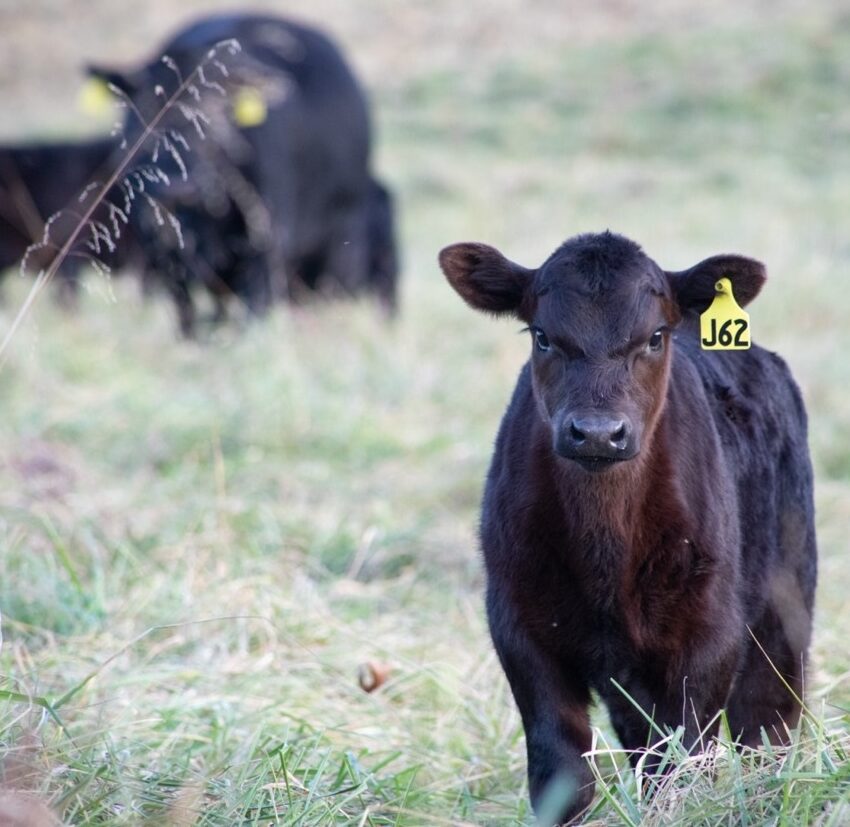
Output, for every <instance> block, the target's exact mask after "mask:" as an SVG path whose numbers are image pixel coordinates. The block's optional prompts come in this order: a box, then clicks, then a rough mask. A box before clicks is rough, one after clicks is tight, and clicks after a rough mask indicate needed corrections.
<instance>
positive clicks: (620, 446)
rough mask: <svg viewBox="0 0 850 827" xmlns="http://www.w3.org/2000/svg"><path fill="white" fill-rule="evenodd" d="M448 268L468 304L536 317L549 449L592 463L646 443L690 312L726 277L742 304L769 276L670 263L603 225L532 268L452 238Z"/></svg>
mask: <svg viewBox="0 0 850 827" xmlns="http://www.w3.org/2000/svg"><path fill="white" fill-rule="evenodd" d="M440 266H441V267H442V269H443V272H444V273H445V275H446V278H447V279H448V280H449V283H450V284H451V285H452V287H454V289H455V290H456V291H457V292H458V293H459V294H460V296H461V297H462V298H463V299H464V301H466V302H467V304H469V305H471V306H472V307H474V308H476V309H478V310H484V311H487V312H490V313H494V314H497V315H501V314H508V315H513V316H515V317H517V318H518V319H521V320H522V321H524V322H525V323H526V324H527V325H528V330H529V332H530V334H531V350H532V352H531V369H532V376H533V384H534V393H535V396H536V399H537V403H538V408H539V410H540V414H541V416H542V417H543V419H544V421H545V422H546V423H548V425H549V426H550V427H551V429H552V446H553V449H554V451H555V452H556V453H557V454H558V455H560V456H561V457H564V458H566V459H569V460H573V461H575V462H576V463H578V464H579V465H580V466H581V467H582V468H584V469H585V470H588V471H599V470H603V469H607V468H610V467H612V466H614V465H615V464H616V463H618V462H622V461H625V460H630V459H632V458H634V457H635V456H637V454H638V453H639V452H640V450H641V448H642V446H644V445H645V444H646V443H648V441H649V440H650V438H651V436H652V433H653V431H654V428H655V424H656V423H657V421H658V417H659V415H660V413H661V410H662V408H663V406H664V401H665V399H666V395H667V381H668V375H669V370H670V355H671V350H670V346H671V340H670V334H671V331H672V330H673V328H674V327H675V326H676V325H677V324H678V323H679V321H680V319H681V318H682V316H683V315H685V314H687V313H689V312H702V311H703V310H705V309H706V308H707V307H708V305H709V304H710V303H711V300H712V298H713V296H714V284H715V282H716V281H717V279H719V278H720V277H721V276H726V277H728V278H729V279H730V280H731V281H732V285H733V290H734V293H735V296H736V298H737V299H738V302H739V304H741V305H744V304H746V303H747V302H748V301H750V300H752V299H753V298H754V297H755V296H756V294H757V293H758V291H759V289H760V288H761V286H762V284H763V282H764V279H765V272H764V267H763V266H762V265H761V264H760V263H759V262H757V261H753V260H752V259H748V258H743V257H742V256H714V257H712V258H709V259H706V260H705V261H702V262H700V263H699V264H697V265H695V266H694V267H692V268H690V269H689V270H685V271H682V272H679V273H671V272H665V271H664V270H662V269H661V268H660V267H659V266H658V265H657V264H656V263H655V262H654V261H653V260H652V259H651V258H649V257H648V256H647V255H646V254H645V253H644V252H643V250H641V248H640V247H639V246H638V245H637V244H635V243H634V242H633V241H630V240H629V239H627V238H624V237H622V236H619V235H615V234H613V233H607V232H606V233H601V234H598V235H580V236H576V237H575V238H572V239H570V240H569V241H567V242H565V243H564V244H563V245H562V246H561V247H559V248H558V249H557V250H556V251H555V252H554V253H552V255H551V256H549V258H548V259H547V260H546V261H545V262H544V263H543V265H542V266H541V267H539V268H537V269H536V270H531V269H527V268H525V267H521V266H520V265H518V264H514V263H513V262H511V261H508V259H506V258H505V257H504V256H503V255H502V254H501V253H500V252H498V250H495V249H494V248H492V247H488V246H487V245H485V244H454V245H452V246H450V247H446V248H445V249H444V250H443V251H442V252H441V253H440Z"/></svg>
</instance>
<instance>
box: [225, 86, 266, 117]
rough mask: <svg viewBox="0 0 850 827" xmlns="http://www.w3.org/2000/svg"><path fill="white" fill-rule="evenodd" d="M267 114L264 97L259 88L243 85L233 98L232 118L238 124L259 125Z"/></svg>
mask: <svg viewBox="0 0 850 827" xmlns="http://www.w3.org/2000/svg"><path fill="white" fill-rule="evenodd" d="M266 115H268V109H267V108H266V101H265V98H263V96H262V95H261V94H260V92H259V90H257V89H253V88H252V87H250V86H243V87H242V88H241V89H240V90H239V91H238V92H237V93H236V96H235V97H234V98H233V119H234V120H235V121H236V123H238V124H239V126H259V125H260V124H261V123H262V122H263V121H264V120H265V119H266Z"/></svg>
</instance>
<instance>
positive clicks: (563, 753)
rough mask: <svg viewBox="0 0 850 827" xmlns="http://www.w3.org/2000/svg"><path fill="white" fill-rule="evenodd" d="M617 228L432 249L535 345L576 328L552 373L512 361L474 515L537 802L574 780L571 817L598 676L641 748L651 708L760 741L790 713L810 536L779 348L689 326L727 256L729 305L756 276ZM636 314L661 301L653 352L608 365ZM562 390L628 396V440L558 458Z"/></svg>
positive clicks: (747, 294) (734, 262) (796, 396)
mask: <svg viewBox="0 0 850 827" xmlns="http://www.w3.org/2000/svg"><path fill="white" fill-rule="evenodd" d="M630 244H631V242H626V241H625V240H624V239H621V238H620V237H617V236H611V235H608V234H605V235H602V236H585V237H579V238H578V239H574V240H572V241H571V242H567V244H566V245H564V247H563V248H561V250H560V251H558V252H556V253H555V254H553V256H552V257H551V258H550V260H549V261H548V262H547V263H546V264H545V265H544V266H543V267H541V268H540V269H539V270H537V271H526V270H524V269H522V268H518V267H517V266H516V265H511V264H510V263H509V262H507V261H506V260H505V259H501V260H499V259H497V258H496V257H495V256H494V255H492V254H491V252H489V251H490V248H483V246H482V245H456V247H455V248H448V250H447V251H445V252H444V254H443V267H444V270H445V271H446V273H447V275H448V276H449V279H450V281H452V283H453V285H454V286H455V287H456V288H457V289H458V291H459V292H461V295H463V296H464V298H466V299H467V301H469V302H470V303H471V304H473V306H476V307H484V308H485V309H490V310H492V309H494V307H493V301H494V298H493V297H494V296H495V295H498V296H499V297H500V298H501V299H502V300H504V299H505V296H510V295H513V299H512V300H511V301H513V303H514V307H515V308H517V309H516V310H515V311H514V312H516V313H517V315H519V316H521V317H522V318H523V319H524V320H525V321H527V322H528V323H529V324H530V325H532V328H533V329H534V328H535V326H536V325H537V324H538V323H540V322H539V320H540V319H541V318H542V319H544V320H545V326H546V330H547V332H548V333H549V337H548V340H547V341H546V342H545V344H548V343H549V341H551V342H555V341H556V338H555V336H556V333H557V335H560V333H558V331H559V330H561V331H562V332H563V333H564V335H567V334H569V335H570V336H571V337H572V338H571V339H570V341H573V342H577V343H578V344H577V345H575V348H576V349H575V350H574V351H569V348H568V346H567V345H566V344H564V345H563V347H564V353H567V352H569V354H570V355H569V357H568V358H564V359H562V361H561V362H560V363H558V365H557V366H556V369H554V372H553V368H552V360H553V359H559V358H560V357H561V356H563V353H560V354H559V355H558V356H552V354H551V353H549V352H547V353H537V352H535V353H534V355H533V358H532V359H531V361H530V362H529V364H528V365H526V367H525V368H524V369H523V370H522V372H521V374H520V377H519V381H518V383H517V387H516V390H515V392H514V396H513V399H512V401H511V403H510V406H509V408H508V410H507V412H506V414H505V417H504V419H503V421H502V425H501V429H500V432H499V436H498V440H497V442H496V448H495V452H494V456H493V461H492V465H491V469H490V473H489V476H488V480H487V487H486V493H485V495H484V505H483V513H482V519H481V541H482V547H483V551H484V559H485V565H486V570H487V614H488V619H489V623H490V629H491V633H492V637H493V641H494V643H495V646H496V650H497V652H498V654H499V658H500V660H501V663H502V665H503V667H504V670H505V673H506V675H507V677H508V680H509V682H510V684H511V688H512V690H513V693H514V697H515V699H516V701H517V704H518V706H519V709H520V712H521V714H522V719H523V724H524V728H525V732H526V738H527V746H528V762H529V781H530V788H531V795H532V801H533V802H534V803H535V805H536V806H537V805H539V803H540V801H541V800H542V798H543V797H544V796H545V794H546V790H547V788H549V785H550V783H551V782H552V781H553V779H555V778H557V777H559V776H564V777H566V778H567V779H568V780H569V781H570V782H571V783H572V784H573V785H574V786H573V788H572V790H573V797H572V799H571V800H570V801H569V803H568V804H567V805H565V806H564V808H563V818H564V819H569V818H573V817H575V816H576V815H577V814H578V813H580V812H581V811H582V810H583V809H584V808H585V806H586V805H587V804H588V803H589V802H590V800H591V798H592V794H593V791H592V787H593V785H592V776H591V774H590V772H589V769H588V767H587V765H586V763H585V761H584V759H582V757H581V754H582V752H584V751H586V750H588V749H589V748H590V744H591V741H590V730H589V725H588V715H587V708H588V704H589V702H590V699H591V691H594V692H596V693H598V695H599V696H600V697H601V698H602V699H603V700H604V701H605V703H606V705H607V706H608V709H609V711H610V714H611V719H612V723H613V725H614V727H615V729H616V731H617V734H618V736H619V738H620V739H621V741H622V744H623V746H624V747H625V748H626V749H628V750H632V751H634V752H633V753H632V755H633V758H634V760H637V758H638V757H639V755H640V752H639V751H640V750H641V749H642V748H645V747H647V746H648V745H649V744H651V743H653V742H654V741H657V740H658V739H659V736H658V734H657V733H655V732H654V731H653V730H652V728H650V727H649V726H648V724H647V721H646V718H645V716H644V714H643V713H646V714H647V715H651V716H652V717H653V718H654V720H655V722H656V723H657V724H658V726H659V727H660V728H661V729H663V728H665V727H671V728H675V727H677V726H680V725H681V726H684V729H685V740H686V742H687V744H688V746H692V745H694V744H695V743H696V742H698V739H699V737H700V733H701V732H702V731H703V729H704V728H706V727H708V728H709V730H708V737H710V734H711V733H712V732H713V731H714V728H715V726H716V722H715V724H713V725H712V726H711V727H709V724H710V723H711V722H712V720H713V719H714V716H715V715H716V714H717V712H718V711H719V710H720V709H721V708H724V707H725V708H726V709H727V711H728V715H729V723H730V726H731V729H732V732H733V734H734V735H736V736H740V737H741V740H742V742H743V743H746V744H751V745H757V744H760V743H761V738H762V735H761V732H760V729H761V728H764V729H765V730H766V731H767V734H768V737H771V738H772V739H774V740H782V739H783V738H784V737H785V735H786V725H787V726H793V725H794V724H795V723H796V721H797V719H798V716H799V702H798V698H799V697H800V696H801V695H802V691H803V675H804V666H805V660H806V652H807V649H808V644H809V637H810V631H811V616H812V605H813V598H814V589H815V580H816V548H815V534H814V516H813V515H814V509H813V498H812V472H811V467H810V462H809V456H808V448H807V443H806V414H805V410H804V407H803V403H802V400H801V397H800V393H799V391H798V389H797V387H796V385H795V384H794V381H793V379H792V378H791V375H790V373H789V371H788V369H787V367H786V365H785V364H784V362H783V361H782V360H781V359H780V358H779V357H778V356H776V355H775V354H772V353H770V352H768V351H766V350H764V349H762V348H760V347H757V346H753V348H752V349H751V350H749V351H738V352H707V351H702V350H700V347H699V342H698V312H699V311H700V310H703V309H705V307H706V306H707V304H708V300H709V299H710V296H711V292H712V285H713V283H714V281H716V279H717V278H718V277H719V275H721V274H725V272H726V270H727V269H728V270H729V271H730V273H731V272H732V271H736V270H737V271H740V279H739V280H738V282H739V283H738V285H737V287H738V289H737V290H736V292H738V293H740V295H741V296H742V301H746V300H748V299H749V298H752V296H753V295H755V293H756V292H757V291H758V288H759V287H760V284H761V279H763V275H759V274H758V272H757V268H755V264H756V263H755V262H751V261H750V260H747V259H740V258H738V257H722V258H721V257H717V258H715V259H709V260H707V261H706V262H703V263H702V264H701V265H697V267H695V268H692V270H693V272H691V271H687V272H686V273H682V274H673V273H667V274H665V273H663V271H661V270H660V268H658V267H657V265H655V263H654V262H652V261H651V260H650V259H648V258H646V257H645V256H644V255H643V253H642V252H640V251H639V248H637V246H636V245H632V246H631V247H629V246H628V245H630ZM492 253H495V251H492ZM496 255H498V254H496ZM593 282H596V284H593ZM733 282H735V279H733ZM494 284H495V285H496V287H497V290H496V291H495V292H494V291H493V289H492V286H493V285H494ZM486 285H489V286H490V287H489V289H488V287H487V286H486ZM635 285H643V287H641V288H640V289H636V287H635ZM665 285H667V286H665ZM706 285H707V290H708V292H707V293H706ZM520 288H522V289H520ZM706 296H708V297H709V299H707V298H706ZM488 302H489V305H488V304H487V303H488ZM547 302H548V304H546V303H547ZM641 302H643V303H644V304H643V307H644V310H643V311H640V312H636V308H638V307H640V306H641V305H640V303H641ZM553 303H555V304H556V305H557V308H556V309H557V310H558V312H553ZM559 303H560V304H559ZM573 304H577V305H580V309H579V310H576V315H575V316H570V315H569V313H570V311H569V310H567V309H566V308H568V307H569V306H570V305H573ZM655 305H657V307H655ZM618 306H620V307H621V309H620V311H617V310H616V309H615V308H617V307H618ZM647 308H649V309H647ZM502 309H504V308H502ZM617 313H619V314H620V316H624V318H618V319H612V318H611V317H612V315H613V314H617ZM641 313H648V314H652V313H656V314H658V318H659V319H662V318H666V323H665V325H664V327H663V328H662V329H665V328H666V327H667V326H669V332H667V333H665V334H664V336H665V338H666V339H667V341H666V348H665V349H664V350H662V349H661V348H658V354H655V353H654V352H651V349H650V348H649V347H648V346H646V347H645V348H644V349H643V350H641V349H640V348H638V349H636V350H634V351H633V353H632V355H631V356H629V357H628V359H630V360H631V361H628V360H627V358H626V357H622V361H623V364H619V362H618V360H620V359H621V357H620V356H617V357H616V358H615V357H610V356H606V355H605V354H606V352H607V353H611V352H615V353H616V352H617V351H616V347H613V348H612V347H611V346H610V344H611V342H614V343H617V342H622V341H623V337H622V336H620V335H619V334H621V333H622V332H623V331H626V332H627V333H628V331H630V330H635V329H637V330H640V329H641V327H640V324H641ZM559 318H561V319H563V327H562V328H558V324H559V322H558V321H557V320H558V319H559ZM567 319H570V320H572V322H573V323H574V324H572V325H571V324H569V323H568V322H567ZM585 322H586V323H587V326H586V327H584V328H581V325H582V324H583V323H585ZM614 322H616V323H614ZM620 322H622V324H620ZM653 326H654V325H653ZM648 329H650V330H651V329H652V328H651V327H650V328H648ZM577 331H578V332H577ZM600 331H601V332H600ZM611 331H615V332H616V331H619V333H617V335H616V336H613V337H611V336H608V334H610V333H611ZM647 335H648V334H647ZM606 336H608V338H607V339H606ZM626 338H627V337H626ZM558 341H561V340H560V339H558ZM606 342H607V344H606ZM606 347H607V351H606ZM652 360H655V363H656V364H655V366H654V367H653V366H651V365H648V363H649V362H651V361H652ZM642 361H643V362H645V363H647V364H643V365H642V364H641V362H642ZM573 374H575V377H577V378H576V381H575V383H574V384H573V385H572V386H571V389H570V391H569V392H568V393H567V394H566V396H564V397H563V398H561V397H558V401H553V400H554V399H555V397H556V396H557V394H556V393H555V391H554V390H553V388H554V387H555V385H556V384H557V383H558V382H561V381H562V379H561V377H562V376H565V377H569V376H570V375H573ZM563 381H567V382H569V381H570V380H569V378H568V379H566V380H563ZM621 385H622V386H623V387H626V388H627V389H628V390H627V392H621V390H620V386H621ZM618 395H619V398H618ZM656 397H657V398H656ZM635 398H637V399H638V400H639V402H640V404H639V405H638V407H634V406H633V407H632V408H629V407H628V406H629V405H630V404H631V403H632V401H633V400H634V399H635ZM576 400H578V401H576ZM559 405H560V406H561V407H559ZM576 405H578V406H579V407H581V408H583V409H591V408H592V409H593V410H606V409H609V408H610V409H613V410H616V411H621V410H626V411H632V413H631V414H630V415H629V421H631V420H634V424H635V430H636V431H641V439H642V443H643V444H642V447H641V448H640V450H639V451H638V453H637V454H636V455H635V456H633V457H631V458H627V459H626V461H620V462H612V463H611V464H610V465H609V466H606V467H604V468H603V467H602V463H601V462H600V461H599V460H596V459H593V460H588V459H587V458H586V457H580V459H582V461H583V462H585V465H582V464H581V462H578V461H572V459H570V458H566V459H565V458H564V456H561V455H559V453H558V450H555V449H557V448H558V446H559V445H560V444H562V443H559V438H561V437H559V434H561V432H562V431H563V429H564V428H567V427H569V426H567V425H563V424H561V423H562V422H563V418H562V417H561V414H560V413H559V412H560V411H561V410H562V409H563V408H564V406H566V408H567V409H571V407H574V406H576ZM641 406H642V407H641ZM647 412H648V413H647ZM644 414H646V416H645V417H644ZM569 421H571V422H576V421H578V420H576V419H574V418H573V419H570V420H569ZM553 432H554V435H553ZM635 439H636V440H637V439H638V438H637V437H635ZM553 444H554V446H555V449H553ZM619 450H622V451H623V453H624V455H625V454H626V453H627V447H626V446H619ZM762 650H763V651H762ZM768 658H769V659H770V661H771V662H772V664H773V665H771V663H770V662H769V661H768ZM774 667H775V669H776V670H778V671H779V672H780V673H781V675H782V678H780V677H778V676H777V675H776V673H775V672H774ZM783 681H787V683H788V685H790V687H791V688H792V689H793V693H796V694H797V698H795V697H794V694H793V693H792V692H791V691H789V690H788V689H787V688H786V686H785V685H784V683H783ZM618 685H619V686H618ZM626 695H628V696H629V697H630V699H631V700H630V699H629V698H627V697H626ZM635 703H637V704H638V705H639V706H640V707H641V710H643V713H642V712H641V710H638V709H636V708H635V705H634V704H635ZM647 766H648V767H649V768H650V769H651V768H652V766H653V761H652V760H651V759H650V760H649V761H648V763H647Z"/></svg>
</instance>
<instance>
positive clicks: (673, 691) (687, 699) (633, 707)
mask: <svg viewBox="0 0 850 827" xmlns="http://www.w3.org/2000/svg"><path fill="white" fill-rule="evenodd" d="M739 660H740V653H739V651H738V650H734V651H730V652H729V653H727V654H726V655H725V656H724V657H723V658H722V659H721V660H720V661H718V662H715V663H714V665H713V668H710V669H706V670H704V671H703V672H701V673H700V672H696V671H694V673H693V674H690V675H689V674H686V673H682V675H681V677H679V678H677V679H674V680H670V679H669V678H662V677H660V676H653V678H650V679H647V676H632V677H630V678H624V679H623V680H622V684H621V685H622V687H623V690H622V691H621V690H620V689H618V688H617V687H616V686H612V688H611V689H610V690H608V691H606V692H604V693H603V696H604V698H605V703H606V705H607V707H608V711H609V714H610V716H611V724H612V726H613V727H614V729H615V731H616V732H617V736H618V737H619V739H620V743H621V744H622V746H623V748H624V749H626V750H628V751H629V760H630V762H631V764H632V766H635V767H636V766H637V765H638V763H640V764H641V766H642V768H643V771H644V772H646V773H650V774H651V773H655V772H657V771H658V770H659V768H660V767H661V765H662V763H663V761H664V751H665V749H666V747H665V746H664V745H663V744H661V745H659V746H658V747H657V748H656V749H654V750H653V749H652V747H653V746H654V745H656V744H659V742H660V741H662V739H663V738H664V737H665V736H666V735H667V734H668V733H669V732H672V731H674V730H676V729H678V728H682V730H683V733H682V739H681V743H682V745H683V746H684V747H685V749H686V750H688V751H689V752H695V751H699V750H701V749H702V748H704V747H705V746H707V744H708V743H709V741H710V739H711V737H712V736H713V735H714V734H715V732H716V729H717V723H719V719H718V720H717V721H714V719H715V718H716V716H717V714H718V712H719V711H720V710H721V709H722V708H723V707H724V704H725V702H726V698H727V696H728V694H729V688H730V685H731V682H732V676H733V675H734V672H735V665H736V664H737V663H738V662H739ZM669 768H670V765H669V764H667V765H666V766H665V769H669Z"/></svg>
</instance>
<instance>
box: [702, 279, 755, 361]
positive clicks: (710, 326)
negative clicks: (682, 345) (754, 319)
mask: <svg viewBox="0 0 850 827" xmlns="http://www.w3.org/2000/svg"><path fill="white" fill-rule="evenodd" d="M714 290H715V296H714V301H713V302H712V303H711V305H710V306H709V308H708V310H706V311H705V313H703V314H702V315H701V316H700V317H699V341H700V345H702V349H703V350H749V348H750V317H749V314H748V313H747V312H746V311H745V310H742V309H741V307H740V306H739V305H738V302H736V301H735V296H734V294H733V293H732V282H731V281H729V279H727V278H722V279H718V280H717V282H716V283H715V285H714Z"/></svg>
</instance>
